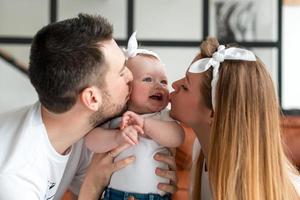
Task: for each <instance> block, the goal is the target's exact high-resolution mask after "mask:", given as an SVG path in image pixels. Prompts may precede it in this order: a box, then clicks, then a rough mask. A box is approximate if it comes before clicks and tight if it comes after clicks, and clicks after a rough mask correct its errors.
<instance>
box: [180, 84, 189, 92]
mask: <svg viewBox="0 0 300 200" xmlns="http://www.w3.org/2000/svg"><path fill="white" fill-rule="evenodd" d="M180 87H181V88H182V89H183V90H185V91H187V90H188V89H187V87H185V85H180Z"/></svg>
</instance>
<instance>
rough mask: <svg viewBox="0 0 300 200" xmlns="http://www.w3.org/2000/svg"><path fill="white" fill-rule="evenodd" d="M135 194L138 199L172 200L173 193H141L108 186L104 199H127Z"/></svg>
mask: <svg viewBox="0 0 300 200" xmlns="http://www.w3.org/2000/svg"><path fill="white" fill-rule="evenodd" d="M131 196H133V197H134V198H135V199H137V200H171V194H166V195H164V196H160V195H159V194H140V193H132V192H123V191H120V190H115V189H112V188H106V190H105V194H104V200H127V199H128V198H129V197H131Z"/></svg>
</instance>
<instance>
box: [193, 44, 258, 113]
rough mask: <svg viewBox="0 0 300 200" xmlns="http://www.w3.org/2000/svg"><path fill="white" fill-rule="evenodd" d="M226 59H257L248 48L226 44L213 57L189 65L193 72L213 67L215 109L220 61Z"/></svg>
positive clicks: (201, 71)
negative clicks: (227, 45) (227, 46)
mask: <svg viewBox="0 0 300 200" xmlns="http://www.w3.org/2000/svg"><path fill="white" fill-rule="evenodd" d="M224 60H244V61H256V57H255V55H254V54H253V53H252V52H251V51H249V50H246V49H241V48H236V47H230V48H228V49H225V46H224V45H220V46H219V47H218V50H217V51H216V52H215V53H214V54H213V56H212V57H211V58H202V59H199V60H197V61H196V62H194V63H193V64H192V65H191V66H190V67H189V70H188V71H189V72H191V73H203V72H205V71H207V70H208V69H209V68H210V67H213V79H212V81H211V90H212V91H211V98H212V106H213V108H214V109H215V93H216V86H217V82H218V79H219V67H220V63H221V62H223V61H224Z"/></svg>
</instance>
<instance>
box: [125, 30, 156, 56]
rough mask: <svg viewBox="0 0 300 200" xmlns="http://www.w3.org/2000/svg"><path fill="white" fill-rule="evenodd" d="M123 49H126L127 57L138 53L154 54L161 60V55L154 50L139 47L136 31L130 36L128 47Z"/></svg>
mask: <svg viewBox="0 0 300 200" xmlns="http://www.w3.org/2000/svg"><path fill="white" fill-rule="evenodd" d="M123 51H124V54H125V56H126V58H132V57H134V56H136V55H137V54H147V55H151V56H154V57H155V58H157V59H158V60H160V58H159V56H158V55H157V54H156V53H154V52H153V51H149V50H146V49H138V43H137V40H136V31H135V32H134V33H132V35H131V36H130V38H129V40H128V44H127V49H123Z"/></svg>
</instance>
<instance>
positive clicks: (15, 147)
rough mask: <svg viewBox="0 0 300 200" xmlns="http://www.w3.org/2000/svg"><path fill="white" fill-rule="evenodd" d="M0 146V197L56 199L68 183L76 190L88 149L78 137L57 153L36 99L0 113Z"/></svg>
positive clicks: (87, 161) (77, 189) (73, 190)
mask: <svg viewBox="0 0 300 200" xmlns="http://www.w3.org/2000/svg"><path fill="white" fill-rule="evenodd" d="M61 134H64V133H61ZM0 147H1V153H0V199H10V200H15V199H30V200H34V199H47V200H48V199H49V200H52V199H60V198H61V196H62V195H63V194H64V192H65V191H66V189H67V188H68V187H70V189H71V190H72V192H73V193H75V194H78V193H79V189H80V185H81V183H82V180H83V177H84V174H85V170H86V168H87V165H88V163H89V161H90V152H89V151H88V150H87V149H86V148H85V146H84V143H83V140H80V141H79V142H77V143H76V144H74V145H73V146H72V147H71V150H70V152H69V153H68V154H67V155H61V154H59V153H57V152H56V151H55V149H54V148H53V147H52V145H51V143H50V141H49V138H48V135H47V132H46V128H45V126H44V124H43V121H42V118H41V106H40V103H36V104H34V105H32V106H30V107H25V108H21V109H19V110H17V111H14V112H11V113H5V114H0ZM65 169H66V170H65Z"/></svg>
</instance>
